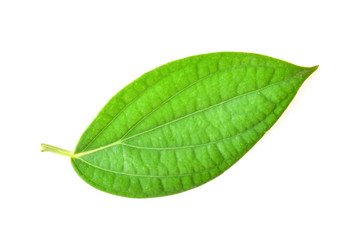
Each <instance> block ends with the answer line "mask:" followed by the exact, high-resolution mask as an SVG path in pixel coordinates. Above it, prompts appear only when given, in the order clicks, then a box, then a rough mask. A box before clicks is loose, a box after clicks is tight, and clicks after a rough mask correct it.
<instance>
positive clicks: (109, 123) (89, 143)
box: [79, 64, 287, 154]
mask: <svg viewBox="0 0 362 240" xmlns="http://www.w3.org/2000/svg"><path fill="white" fill-rule="evenodd" d="M243 67H269V68H273V69H275V68H276V67H275V66H270V65H266V64H255V65H245V64H241V65H238V66H236V67H230V68H226V69H223V70H217V71H215V72H214V73H211V74H209V75H207V76H205V77H202V78H200V79H198V80H196V81H195V82H193V83H191V84H190V85H188V86H186V87H185V88H183V89H181V90H180V91H179V92H176V93H175V94H174V95H173V96H171V97H170V98H168V99H166V101H164V102H162V103H161V104H160V105H158V106H157V107H156V108H155V109H153V110H152V111H151V112H150V113H148V114H147V115H145V116H144V117H143V118H141V119H140V120H139V121H138V122H137V123H135V125H133V126H132V127H131V128H130V129H129V130H128V131H127V132H126V133H125V134H124V135H123V136H122V137H121V139H120V140H118V141H121V140H122V138H123V137H125V136H126V135H127V134H128V133H130V132H131V130H133V129H134V128H135V127H136V125H138V124H139V123H140V122H142V121H143V120H144V119H146V118H147V117H148V116H149V115H151V114H152V113H153V112H155V111H156V110H157V109H159V108H160V107H161V106H163V105H164V104H166V103H167V102H168V101H170V100H171V99H172V98H174V97H176V96H177V95H178V94H180V93H181V92H183V91H184V90H187V89H188V88H189V87H191V86H192V85H194V84H196V83H197V82H199V81H201V80H203V79H206V78H208V77H210V76H212V75H215V74H217V73H219V72H222V71H228V70H233V69H235V68H236V69H238V68H243ZM278 68H287V67H285V66H279V67H278ZM179 71H181V70H179ZM179 71H174V72H172V73H176V72H179ZM164 79H165V77H163V78H161V79H159V80H158V81H157V82H155V83H154V84H153V85H152V86H151V87H149V88H146V89H145V90H144V91H142V92H141V93H140V94H139V95H137V96H136V97H135V98H134V99H132V100H131V101H130V102H129V103H127V104H126V105H125V106H124V107H122V108H121V109H120V110H119V111H118V112H117V114H116V115H114V117H113V118H112V119H111V120H110V121H109V122H108V123H107V125H106V126H104V127H103V128H102V129H101V130H100V131H99V132H98V133H97V134H96V135H95V136H94V137H93V138H92V139H91V140H90V141H89V142H88V143H87V145H86V146H85V147H84V148H83V149H82V150H80V151H79V154H80V153H86V152H83V151H84V150H86V149H87V148H88V147H89V146H90V145H91V144H92V143H93V142H94V140H95V139H97V137H98V136H99V135H100V134H102V132H104V131H105V130H106V129H107V128H108V127H109V126H110V125H111V123H112V122H113V121H114V120H115V119H116V118H117V117H118V116H119V114H120V113H121V112H123V111H124V110H125V109H127V108H128V107H129V106H130V105H131V104H132V103H133V102H135V101H136V100H137V99H139V98H140V97H141V96H143V95H144V94H145V93H146V92H148V91H149V90H150V89H151V88H153V87H154V86H156V85H157V84H158V83H160V82H162V80H164ZM115 143H116V142H115ZM112 145H113V143H112V144H109V145H106V146H112ZM99 149H100V150H102V149H103V148H102V147H101V148H99ZM87 152H93V150H90V151H87Z"/></svg>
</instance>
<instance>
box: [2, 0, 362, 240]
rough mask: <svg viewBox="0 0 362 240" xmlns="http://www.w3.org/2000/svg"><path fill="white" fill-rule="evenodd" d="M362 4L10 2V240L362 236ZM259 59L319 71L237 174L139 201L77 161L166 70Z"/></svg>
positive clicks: (5, 38) (6, 143) (5, 136)
mask: <svg viewBox="0 0 362 240" xmlns="http://www.w3.org/2000/svg"><path fill="white" fill-rule="evenodd" d="M359 3H360V1H348V0H344V1H318V0H313V1H307V0H303V1H290V0H289V1H276V0H274V1H256V0H254V1H226V0H223V1H220V0H219V1H210V0H209V1H197V0H193V1H186V0H183V1H156V0H152V1H89V0H88V1H78V0H70V1H66V0H63V1H36V0H34V1H16V0H13V1H10V0H9V1H6V0H5V1H1V3H0V84H1V85H0V100H1V101H0V104H1V112H0V113H1V118H0V122H1V124H0V141H1V143H0V146H1V167H0V170H1V172H0V184H1V188H0V195H1V197H0V203H1V204H0V221H1V223H0V238H1V239H88V240H90V239H127V240H129V239H263V240H264V239H278V240H281V239H288V240H289V239H318V240H319V239H329V240H330V239H349V240H351V239H362V156H361V145H362V144H361V143H362V141H361V135H362V117H361V109H362V107H361V104H362V97H361V89H362V79H361V69H362V61H361V56H362V47H361V43H362V37H361V23H362V17H361V16H362V15H361V7H360V6H359ZM218 51H240V52H255V53H261V54H265V55H269V56H272V57H276V58H280V59H283V60H286V61H289V62H292V63H295V64H298V65H302V66H314V65H317V64H319V65H320V68H319V69H318V70H317V72H315V73H314V74H313V75H312V76H311V77H310V78H309V79H308V80H307V81H306V82H305V84H304V85H303V86H302V88H301V89H300V92H299V93H298V95H297V97H296V98H295V99H294V101H293V103H292V104H291V105H290V107H289V108H288V110H287V111H286V112H285V114H284V115H283V117H282V118H281V119H280V120H279V121H278V122H277V124H276V125H275V126H274V127H273V128H272V130H270V131H269V132H268V134H267V135H266V136H265V137H264V138H263V139H262V140H261V141H260V142H259V143H258V144H257V145H256V146H255V147H254V148H253V149H252V150H251V151H250V152H249V153H248V154H246V155H245V156H244V157H243V159H242V160H240V161H239V162H238V163H237V164H236V165H234V166H233V167H232V168H231V169H229V170H228V171H226V172H225V173H224V174H223V175H221V176H220V177H218V178H217V179H215V180H213V181H211V182H209V183H207V184H205V185H203V186H201V187H198V188H196V189H194V190H191V191H188V192H185V193H182V194H177V195H173V196H169V197H163V198H155V199H129V198H123V197H117V196H113V195H110V194H107V193H104V192H101V191H98V190H96V189H94V188H93V187H91V186H89V185H88V184H86V183H85V182H83V180H81V179H80V178H79V177H78V176H77V175H76V173H75V172H74V171H73V169H72V167H71V165H70V162H69V159H67V158H64V157H62V156H58V155H54V154H50V153H40V143H42V142H44V143H48V144H52V145H56V146H59V147H63V148H65V149H69V150H72V149H74V147H75V145H76V143H77V141H78V139H79V137H80V135H81V134H82V132H83V131H84V130H85V128H86V127H87V125H88V124H89V123H90V122H91V120H92V119H93V118H94V117H95V115H96V114H97V112H98V111H99V110H100V109H101V108H102V107H103V105H104V104H105V103H106V102H107V101H108V99H110V98H111V97H112V96H113V95H114V94H115V93H116V92H118V90H120V89H121V88H122V87H124V86H125V85H126V84H128V83H130V82H131V81H132V80H134V79H136V78H137V77H139V76H140V75H141V74H143V73H145V72H147V71H149V70H152V69H153V68H155V67H158V66H160V65H162V64H164V63H166V62H169V61H172V60H176V59H179V58H183V57H187V56H190V55H196V54H201V53H208V52H218Z"/></svg>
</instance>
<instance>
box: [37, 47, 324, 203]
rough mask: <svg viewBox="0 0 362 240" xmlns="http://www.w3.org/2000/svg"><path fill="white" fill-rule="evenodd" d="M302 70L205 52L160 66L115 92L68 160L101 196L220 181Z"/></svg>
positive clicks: (277, 111) (279, 109) (143, 194)
mask: <svg viewBox="0 0 362 240" xmlns="http://www.w3.org/2000/svg"><path fill="white" fill-rule="evenodd" d="M317 67H318V66H315V67H311V68H305V67H300V66H296V65H293V64H290V63H287V62H284V61H281V60H278V59H274V58H270V57H267V56H263V55H258V54H251V53H233V52H222V53H210V54H204V55H198V56H192V57H188V58H184V59H181V60H178V61H174V62H170V63H168V64H165V65H163V66H161V67H158V68H156V69H154V70H152V71H150V72H148V73H146V74H144V75H142V76H141V77H140V78H138V79H137V80H135V81H133V82H132V83H130V84H129V85H128V86H126V87H125V88H124V89H122V90H121V91H120V92H118V93H117V94H116V95H115V96H114V97H113V98H112V99H111V100H110V101H109V102H108V103H107V104H106V105H105V106H104V108H103V109H102V110H101V111H100V113H99V114H98V115H97V117H96V118H95V119H94V120H93V122H92V123H91V124H90V126H89V127H88V128H87V129H86V131H85V132H84V133H83V135H82V137H81V138H80V140H79V142H78V145H77V147H76V149H75V151H74V153H72V152H69V151H66V150H62V149H58V148H55V147H52V146H49V145H43V146H42V147H43V150H44V151H52V152H56V153H59V154H62V155H65V156H69V157H71V162H72V165H73V167H74V169H75V171H76V172H77V173H78V175H79V176H80V177H81V178H82V179H83V180H84V181H86V182H87V183H89V184H90V185H92V186H94V187H95V188H98V189H100V190H102V191H105V192H108V193H112V194H116V195H120V196H126V197H134V198H147V197H159V196H165V195H171V194H175V193H179V192H183V191H186V190H189V189H192V188H195V187H197V186H200V185H202V184H204V183H206V182H208V181H210V180H211V179H213V178H215V177H217V176H219V175H220V174H221V173H223V172H224V171H225V170H227V169H228V168H229V167H231V166H232V165H233V164H234V163H235V162H236V161H238V160H239V159H240V158H241V157H242V156H243V155H244V154H245V153H246V152H247V151H249V149H250V148H251V147H252V146H253V145H254V144H255V143H256V142H257V141H258V140H259V139H260V138H261V137H262V136H263V135H264V134H265V133H266V131H268V130H269V129H270V128H271V126H273V124H274V123H275V122H276V121H277V120H278V118H279V117H280V116H281V114H282V113H283V112H284V110H285V109H286V108H287V106H288V105H289V103H290V102H291V100H292V99H293V97H294V96H295V94H296V93H297V91H298V89H299V87H300V86H301V84H302V83H303V82H304V80H305V79H306V78H307V77H308V76H309V75H310V74H312V73H313V72H314V71H315V70H316V69H317Z"/></svg>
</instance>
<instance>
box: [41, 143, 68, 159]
mask: <svg viewBox="0 0 362 240" xmlns="http://www.w3.org/2000/svg"><path fill="white" fill-rule="evenodd" d="M41 151H42V152H52V153H56V154H59V155H63V156H66V157H73V156H74V153H73V152H71V151H68V150H65V149H61V148H58V147H54V146H51V145H48V144H44V143H42V144H41Z"/></svg>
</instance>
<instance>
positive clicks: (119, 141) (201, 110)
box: [74, 69, 310, 157]
mask: <svg viewBox="0 0 362 240" xmlns="http://www.w3.org/2000/svg"><path fill="white" fill-rule="evenodd" d="M308 71H310V70H309V69H305V70H303V71H301V72H298V73H296V74H294V75H293V76H291V77H289V78H287V79H284V80H281V81H279V82H275V83H273V84H269V85H267V86H265V87H262V88H259V89H256V90H253V91H249V92H246V93H243V94H240V95H237V96H234V97H232V98H229V99H227V100H225V101H222V102H219V103H217V104H213V105H210V106H209V107H207V108H204V109H200V110H198V111H195V112H193V113H190V114H187V115H184V116H182V117H179V118H177V119H174V120H172V121H170V122H167V123H165V124H161V125H159V126H156V127H154V128H151V129H148V130H146V131H143V132H141V133H138V134H135V135H132V136H130V137H128V138H125V139H120V140H117V141H115V142H113V143H111V144H108V145H105V146H103V147H99V148H96V149H93V150H90V151H87V152H80V153H77V154H75V155H74V156H75V157H80V156H85V155H88V154H91V153H94V152H98V151H101V150H104V149H107V148H110V147H113V146H115V145H120V144H122V143H124V142H125V141H127V140H129V139H132V138H135V137H138V136H141V135H143V134H146V133H149V132H151V131H154V130H156V129H159V128H161V127H164V126H167V125H169V124H172V123H174V122H177V121H180V120H182V119H185V118H188V117H191V116H193V115H195V114H198V113H200V112H203V111H207V110H209V109H212V108H214V107H217V106H220V105H223V104H225V103H227V102H229V101H232V100H235V99H237V98H241V97H244V96H246V95H249V94H252V93H255V92H260V91H262V90H264V89H266V88H269V87H272V86H274V85H277V84H281V83H283V82H287V81H290V80H292V79H294V78H296V77H299V76H300V75H303V74H305V73H306V72H308ZM220 140H222V139H220Z"/></svg>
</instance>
